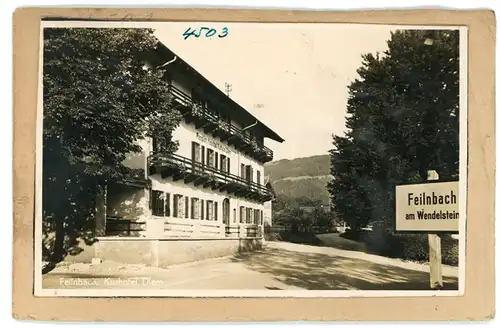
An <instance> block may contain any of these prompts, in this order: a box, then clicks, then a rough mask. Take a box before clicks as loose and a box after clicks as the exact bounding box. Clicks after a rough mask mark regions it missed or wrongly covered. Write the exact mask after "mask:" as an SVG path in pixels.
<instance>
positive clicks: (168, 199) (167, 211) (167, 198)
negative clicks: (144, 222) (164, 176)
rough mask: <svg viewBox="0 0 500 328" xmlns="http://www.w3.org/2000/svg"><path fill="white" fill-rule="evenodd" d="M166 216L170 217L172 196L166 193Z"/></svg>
mask: <svg viewBox="0 0 500 328" xmlns="http://www.w3.org/2000/svg"><path fill="white" fill-rule="evenodd" d="M165 216H170V194H169V193H165Z"/></svg>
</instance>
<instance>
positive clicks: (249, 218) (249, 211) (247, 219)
mask: <svg viewBox="0 0 500 328" xmlns="http://www.w3.org/2000/svg"><path fill="white" fill-rule="evenodd" d="M251 215H252V209H251V208H247V216H246V220H245V223H246V224H250V223H251V221H250V220H251Z"/></svg>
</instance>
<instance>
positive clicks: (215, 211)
mask: <svg viewBox="0 0 500 328" xmlns="http://www.w3.org/2000/svg"><path fill="white" fill-rule="evenodd" d="M214 220H215V221H218V220H219V217H218V215H217V202H214Z"/></svg>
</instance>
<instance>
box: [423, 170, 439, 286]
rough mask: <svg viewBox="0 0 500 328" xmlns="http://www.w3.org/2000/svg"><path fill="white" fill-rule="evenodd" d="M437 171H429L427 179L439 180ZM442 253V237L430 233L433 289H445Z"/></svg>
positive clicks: (430, 262)
mask: <svg viewBox="0 0 500 328" xmlns="http://www.w3.org/2000/svg"><path fill="white" fill-rule="evenodd" d="M437 180H439V175H438V173H437V172H436V171H427V181H437ZM441 257H442V253H441V237H439V235H438V234H435V233H430V234H429V266H430V284H431V289H437V290H440V289H443V262H442V258H441Z"/></svg>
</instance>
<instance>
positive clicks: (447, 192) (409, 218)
mask: <svg viewBox="0 0 500 328" xmlns="http://www.w3.org/2000/svg"><path fill="white" fill-rule="evenodd" d="M458 194H459V190H458V181H454V182H435V183H426V184H415V185H400V186H396V222H395V230H396V232H450V233H457V232H458V227H459V224H458V222H459V213H458V212H459V211H458V207H459V206H458V204H459V199H458Z"/></svg>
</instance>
